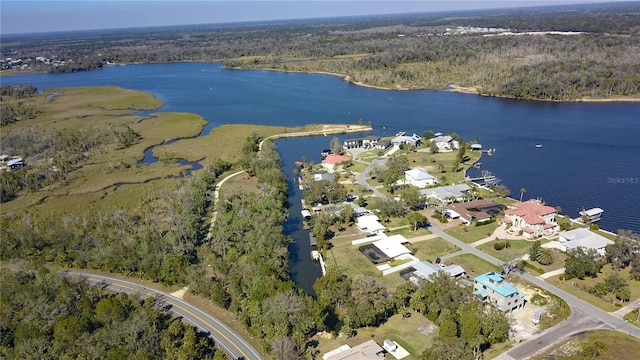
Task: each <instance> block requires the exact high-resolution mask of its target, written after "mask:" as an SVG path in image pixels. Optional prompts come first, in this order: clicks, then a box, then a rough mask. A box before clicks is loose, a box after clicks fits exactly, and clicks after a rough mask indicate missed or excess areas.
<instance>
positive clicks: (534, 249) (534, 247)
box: [529, 240, 542, 261]
mask: <svg viewBox="0 0 640 360" xmlns="http://www.w3.org/2000/svg"><path fill="white" fill-rule="evenodd" d="M540 252H542V243H541V242H540V240H536V241H534V243H533V244H531V247H530V248H529V259H531V260H532V261H538V257H539V256H540Z"/></svg>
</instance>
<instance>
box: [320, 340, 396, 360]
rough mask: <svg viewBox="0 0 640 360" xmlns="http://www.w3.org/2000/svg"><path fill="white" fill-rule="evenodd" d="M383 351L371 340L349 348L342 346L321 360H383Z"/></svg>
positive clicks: (323, 356) (326, 354)
mask: <svg viewBox="0 0 640 360" xmlns="http://www.w3.org/2000/svg"><path fill="white" fill-rule="evenodd" d="M384 359H386V357H385V355H384V349H383V348H382V347H381V346H380V345H378V343H376V342H375V341H373V340H368V341H366V342H363V343H362V344H360V345H357V346H354V347H350V346H349V345H346V344H345V345H342V346H340V347H339V348H337V349H335V350H331V351H329V352H328V353H325V354H324V355H322V360H384Z"/></svg>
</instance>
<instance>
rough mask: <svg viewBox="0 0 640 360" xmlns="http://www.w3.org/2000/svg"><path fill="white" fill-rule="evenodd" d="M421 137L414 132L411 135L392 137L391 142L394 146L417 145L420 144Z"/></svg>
mask: <svg viewBox="0 0 640 360" xmlns="http://www.w3.org/2000/svg"><path fill="white" fill-rule="evenodd" d="M421 139H422V138H421V137H420V136H418V135H416V134H413V135H411V136H407V135H400V136H396V137H395V138H393V140H392V141H391V142H392V143H393V145H394V146H400V145H413V146H417V145H418V144H420V140H421Z"/></svg>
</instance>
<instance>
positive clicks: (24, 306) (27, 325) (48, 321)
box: [0, 268, 227, 360]
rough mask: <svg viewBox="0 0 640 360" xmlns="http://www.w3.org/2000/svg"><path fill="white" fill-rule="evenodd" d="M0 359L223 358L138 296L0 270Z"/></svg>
mask: <svg viewBox="0 0 640 360" xmlns="http://www.w3.org/2000/svg"><path fill="white" fill-rule="evenodd" d="M0 283H2V294H1V295H0V309H2V324H1V330H2V333H1V335H0V357H2V358H7V359H65V358H75V359H80V358H82V359H114V360H115V359H141V358H144V359H210V360H224V359H227V357H226V355H225V354H224V352H223V351H222V350H219V349H216V348H215V347H214V343H213V341H212V340H211V339H210V338H209V337H208V336H207V335H206V334H204V333H200V332H199V331H197V330H196V329H195V328H194V327H193V326H191V325H186V324H185V323H184V322H182V321H181V320H180V319H177V318H174V317H171V316H169V315H168V314H167V313H166V312H164V311H162V310H160V309H159V308H157V307H156V306H155V299H154V298H153V297H148V298H146V299H144V300H142V299H139V298H137V297H135V296H130V295H127V294H125V293H119V294H113V293H110V292H108V291H106V290H103V289H102V288H99V287H93V286H89V285H87V284H86V283H84V282H83V281H80V280H69V279H66V278H64V277H62V276H57V275H56V274H55V273H52V272H49V271H48V270H45V269H43V268H40V270H38V271H35V270H31V271H16V272H11V271H9V270H8V269H6V268H4V269H1V270H0Z"/></svg>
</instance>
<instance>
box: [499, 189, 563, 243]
mask: <svg viewBox="0 0 640 360" xmlns="http://www.w3.org/2000/svg"><path fill="white" fill-rule="evenodd" d="M504 214H505V218H504V219H503V220H502V221H503V222H504V223H505V224H507V225H511V228H512V229H513V230H515V231H520V230H522V232H523V234H524V235H525V237H526V238H528V239H533V238H536V237H540V236H550V235H553V234H554V233H555V232H556V231H557V230H558V229H559V226H558V224H557V223H556V215H557V211H556V209H554V208H552V207H551V206H547V205H545V204H544V203H543V202H542V201H540V200H535V199H531V200H529V201H525V202H516V203H514V204H512V205H511V206H509V209H507V210H505V212H504Z"/></svg>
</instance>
